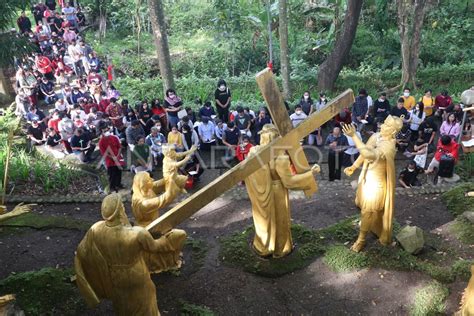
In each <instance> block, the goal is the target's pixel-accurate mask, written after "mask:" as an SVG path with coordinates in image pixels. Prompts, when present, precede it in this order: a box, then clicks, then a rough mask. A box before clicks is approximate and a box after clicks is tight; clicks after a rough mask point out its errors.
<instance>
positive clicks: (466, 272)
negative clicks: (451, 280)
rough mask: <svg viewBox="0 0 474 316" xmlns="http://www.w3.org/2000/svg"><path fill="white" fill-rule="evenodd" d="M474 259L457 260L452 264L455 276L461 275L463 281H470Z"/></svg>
mask: <svg viewBox="0 0 474 316" xmlns="http://www.w3.org/2000/svg"><path fill="white" fill-rule="evenodd" d="M473 264H474V260H457V261H455V262H454V263H453V265H452V266H451V270H452V273H453V276H454V277H459V278H460V279H461V280H463V281H468V280H469V278H470V277H471V266H472V265H473Z"/></svg>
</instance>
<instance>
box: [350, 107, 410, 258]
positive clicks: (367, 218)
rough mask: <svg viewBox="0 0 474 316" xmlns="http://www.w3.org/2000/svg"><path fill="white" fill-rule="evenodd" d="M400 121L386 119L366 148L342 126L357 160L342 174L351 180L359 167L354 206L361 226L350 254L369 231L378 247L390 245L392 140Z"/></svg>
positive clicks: (393, 189) (393, 179) (393, 171)
mask: <svg viewBox="0 0 474 316" xmlns="http://www.w3.org/2000/svg"><path fill="white" fill-rule="evenodd" d="M402 126H403V121H402V119H401V118H399V117H394V116H390V115H389V116H388V117H387V118H386V119H385V122H384V123H383V124H382V126H381V128H380V132H379V133H375V134H373V135H372V136H371V137H370V138H369V140H368V141H367V144H364V143H363V142H362V140H361V139H360V138H359V137H358V136H357V135H356V134H355V128H354V126H353V125H343V127H342V129H343V131H344V134H346V135H347V136H349V137H352V139H353V140H354V143H355V145H356V147H357V149H359V151H360V156H359V158H357V160H356V161H355V162H354V164H353V165H352V166H350V167H347V168H346V169H345V170H344V172H345V174H346V175H348V176H351V175H352V174H353V173H354V171H355V170H356V169H357V168H359V167H360V166H362V171H361V174H360V177H359V183H358V187H357V193H356V200H355V203H356V205H357V206H358V207H359V208H360V209H361V225H360V232H359V237H358V238H357V241H356V242H355V243H354V244H353V245H352V248H351V249H352V250H354V251H356V252H359V251H360V250H361V249H362V248H363V247H364V246H365V237H366V235H367V233H368V232H369V231H372V232H373V233H374V234H376V235H377V237H378V238H379V241H380V243H382V244H383V245H388V244H390V243H391V242H392V217H393V207H394V197H395V185H396V176H395V154H396V152H397V149H396V146H395V144H396V143H395V136H396V134H397V133H398V132H399V131H400V130H401V128H402Z"/></svg>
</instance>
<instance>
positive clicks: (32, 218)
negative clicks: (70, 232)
mask: <svg viewBox="0 0 474 316" xmlns="http://www.w3.org/2000/svg"><path fill="white" fill-rule="evenodd" d="M92 224H93V223H89V222H86V221H83V220H79V219H73V218H69V217H59V216H48V215H39V214H37V213H34V212H30V213H26V214H22V215H20V216H17V217H14V218H11V219H9V220H7V221H4V222H2V223H1V224H0V226H5V227H31V228H35V229H51V228H64V229H75V230H81V231H86V230H88V229H89V228H90V227H91V225H92Z"/></svg>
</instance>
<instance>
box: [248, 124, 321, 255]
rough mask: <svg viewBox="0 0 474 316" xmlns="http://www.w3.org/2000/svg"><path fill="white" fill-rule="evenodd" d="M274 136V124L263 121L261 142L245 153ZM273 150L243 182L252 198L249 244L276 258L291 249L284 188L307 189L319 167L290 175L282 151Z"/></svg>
mask: <svg viewBox="0 0 474 316" xmlns="http://www.w3.org/2000/svg"><path fill="white" fill-rule="evenodd" d="M278 136H279V133H278V130H277V129H276V127H275V126H274V125H272V124H266V125H264V126H263V129H262V130H261V131H260V144H261V145H260V146H255V147H252V148H251V149H250V152H249V157H251V156H253V155H258V154H259V150H260V148H261V147H263V146H265V145H267V144H269V143H271V142H272V141H273V140H274V139H276V138H277V137H278ZM274 154H275V156H274V157H272V159H271V160H270V162H269V163H267V164H265V165H263V166H262V167H261V168H260V169H258V170H257V171H256V172H254V173H252V174H251V175H250V176H248V177H247V178H246V179H245V185H246V187H247V192H248V195H249V197H250V201H251V202H252V213H253V221H254V225H255V238H254V241H253V247H254V249H255V251H256V252H257V253H258V254H259V255H261V256H273V257H274V258H279V257H283V256H285V255H287V254H288V253H290V252H291V251H292V249H293V242H292V239H291V229H290V228H291V219H290V205H289V204H290V201H289V196H288V189H293V190H306V189H308V188H309V183H310V180H311V179H314V176H313V174H314V173H318V172H319V171H320V168H319V166H318V165H314V166H313V167H312V168H311V170H310V171H306V172H304V173H301V174H296V175H294V174H292V172H291V162H290V158H289V156H288V155H287V154H286V153H285V151H284V150H283V149H278V148H276V150H274Z"/></svg>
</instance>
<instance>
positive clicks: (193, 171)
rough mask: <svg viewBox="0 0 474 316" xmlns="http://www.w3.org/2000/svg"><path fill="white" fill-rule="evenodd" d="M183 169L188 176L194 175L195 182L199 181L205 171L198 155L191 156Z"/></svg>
mask: <svg viewBox="0 0 474 316" xmlns="http://www.w3.org/2000/svg"><path fill="white" fill-rule="evenodd" d="M183 170H184V172H185V173H186V174H187V175H188V176H190V177H192V179H193V182H199V181H200V177H201V175H202V174H203V173H204V168H203V167H202V166H201V164H200V163H199V159H198V157H197V156H196V155H192V156H191V158H190V159H189V161H188V162H187V163H186V165H185V166H184V168H183Z"/></svg>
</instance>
